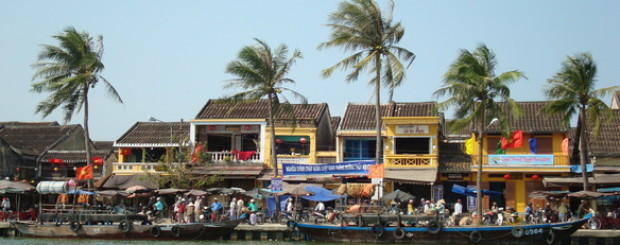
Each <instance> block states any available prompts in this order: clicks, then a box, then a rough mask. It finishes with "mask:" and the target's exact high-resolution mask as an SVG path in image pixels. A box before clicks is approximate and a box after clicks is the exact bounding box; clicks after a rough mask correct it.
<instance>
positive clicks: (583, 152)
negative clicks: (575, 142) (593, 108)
mask: <svg viewBox="0 0 620 245" xmlns="http://www.w3.org/2000/svg"><path fill="white" fill-rule="evenodd" d="M579 121H580V123H581V129H580V130H579V163H580V164H581V176H582V177H583V190H584V191H589V188H590V183H589V182H588V171H587V169H586V163H587V161H588V159H587V155H588V153H589V152H588V149H587V144H588V142H587V141H588V140H587V138H588V137H587V132H586V128H587V123H588V121H587V115H586V108H585V105H582V106H581V108H580V110H579Z"/></svg>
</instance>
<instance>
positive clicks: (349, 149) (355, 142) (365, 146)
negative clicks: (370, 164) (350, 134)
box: [344, 139, 377, 161]
mask: <svg viewBox="0 0 620 245" xmlns="http://www.w3.org/2000/svg"><path fill="white" fill-rule="evenodd" d="M376 149H377V140H375V139H347V140H345V141H344V160H345V161H359V160H370V159H374V158H375V156H376Z"/></svg>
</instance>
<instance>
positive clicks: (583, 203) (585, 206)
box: [577, 200, 590, 218]
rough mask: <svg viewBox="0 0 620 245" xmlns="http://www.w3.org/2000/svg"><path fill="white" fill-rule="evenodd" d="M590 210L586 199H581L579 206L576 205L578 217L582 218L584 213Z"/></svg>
mask: <svg viewBox="0 0 620 245" xmlns="http://www.w3.org/2000/svg"><path fill="white" fill-rule="evenodd" d="M589 212H590V207H589V206H588V202H586V200H581V203H580V204H579V207H577V215H578V217H579V218H583V216H585V215H586V214H588V213H589Z"/></svg>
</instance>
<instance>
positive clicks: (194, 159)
mask: <svg viewBox="0 0 620 245" xmlns="http://www.w3.org/2000/svg"><path fill="white" fill-rule="evenodd" d="M201 151H202V144H198V145H197V146H196V148H194V152H193V153H192V163H197V162H198V160H200V159H198V156H199V154H200V152H201Z"/></svg>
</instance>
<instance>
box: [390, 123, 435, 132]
mask: <svg viewBox="0 0 620 245" xmlns="http://www.w3.org/2000/svg"><path fill="white" fill-rule="evenodd" d="M429 132H430V130H429V127H428V125H397V126H396V134H429Z"/></svg>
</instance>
